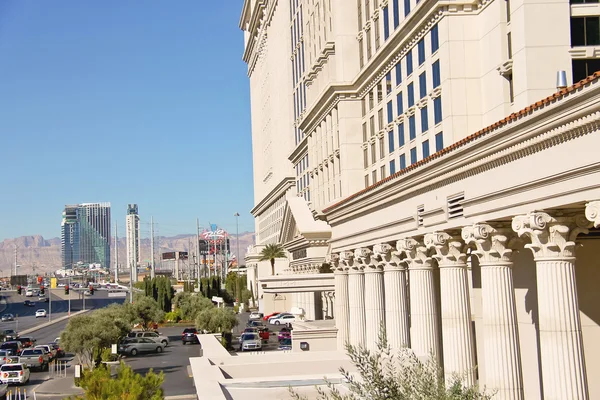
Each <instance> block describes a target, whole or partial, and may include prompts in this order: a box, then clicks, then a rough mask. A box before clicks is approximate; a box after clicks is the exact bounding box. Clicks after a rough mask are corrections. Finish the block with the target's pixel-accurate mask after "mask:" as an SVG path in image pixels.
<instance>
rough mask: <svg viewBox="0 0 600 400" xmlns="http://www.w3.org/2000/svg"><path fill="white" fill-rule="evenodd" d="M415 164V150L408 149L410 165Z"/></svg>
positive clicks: (414, 148)
mask: <svg viewBox="0 0 600 400" xmlns="http://www.w3.org/2000/svg"><path fill="white" fill-rule="evenodd" d="M416 162H417V148H416V147H413V148H412V149H410V164H411V165H412V164H414V163H416Z"/></svg>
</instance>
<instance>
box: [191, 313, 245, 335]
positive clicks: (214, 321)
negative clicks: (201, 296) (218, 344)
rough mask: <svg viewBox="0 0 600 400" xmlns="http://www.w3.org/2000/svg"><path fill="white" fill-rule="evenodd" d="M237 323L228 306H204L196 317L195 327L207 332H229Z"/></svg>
mask: <svg viewBox="0 0 600 400" xmlns="http://www.w3.org/2000/svg"><path fill="white" fill-rule="evenodd" d="M237 325H238V319H237V316H236V315H235V313H234V312H233V311H232V310H231V309H229V308H224V307H223V308H218V307H212V308H206V309H204V310H203V311H201V312H200V313H199V314H198V316H197V317H196V328H197V329H198V330H200V331H207V332H213V333H215V332H231V330H232V329H233V328H234V327H236V326H237Z"/></svg>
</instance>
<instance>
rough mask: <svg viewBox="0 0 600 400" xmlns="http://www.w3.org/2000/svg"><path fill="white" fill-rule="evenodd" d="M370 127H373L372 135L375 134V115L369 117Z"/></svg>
mask: <svg viewBox="0 0 600 400" xmlns="http://www.w3.org/2000/svg"><path fill="white" fill-rule="evenodd" d="M369 128H371V136H375V117H374V116H371V118H369Z"/></svg>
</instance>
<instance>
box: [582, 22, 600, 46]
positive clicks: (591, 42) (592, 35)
mask: <svg viewBox="0 0 600 400" xmlns="http://www.w3.org/2000/svg"><path fill="white" fill-rule="evenodd" d="M585 40H586V42H585V45H586V46H595V45H597V44H600V17H586V18H585Z"/></svg>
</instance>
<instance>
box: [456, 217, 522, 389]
mask: <svg viewBox="0 0 600 400" xmlns="http://www.w3.org/2000/svg"><path fill="white" fill-rule="evenodd" d="M511 234H512V231H511V230H510V228H508V229H507V228H505V227H501V226H498V229H495V228H493V227H492V226H490V225H487V224H475V225H472V226H467V227H465V228H463V230H462V237H463V239H464V241H465V242H466V243H467V244H471V243H472V244H474V245H475V246H476V250H473V253H472V254H473V255H476V256H477V257H478V258H479V265H480V266H481V292H482V293H481V297H482V303H483V308H482V319H483V329H484V334H483V352H484V354H485V357H484V362H485V376H484V377H480V382H481V383H483V384H482V385H481V384H480V386H484V385H485V386H486V387H488V388H489V389H490V390H497V393H496V395H495V396H494V398H496V397H497V398H498V399H511V400H512V399H523V375H522V372H521V354H520V347H519V332H518V328H517V326H518V325H517V310H516V305H515V292H514V285H513V274H512V267H513V263H512V250H510V249H508V242H509V237H510V236H511Z"/></svg>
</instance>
